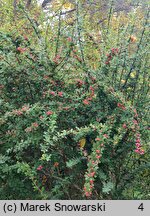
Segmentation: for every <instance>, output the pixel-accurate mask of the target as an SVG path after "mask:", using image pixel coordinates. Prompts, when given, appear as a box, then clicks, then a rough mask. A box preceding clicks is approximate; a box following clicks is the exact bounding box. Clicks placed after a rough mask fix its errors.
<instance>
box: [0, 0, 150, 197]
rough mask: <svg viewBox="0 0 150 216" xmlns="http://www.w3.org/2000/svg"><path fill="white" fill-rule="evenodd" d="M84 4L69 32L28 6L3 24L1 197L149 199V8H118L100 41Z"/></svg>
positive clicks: (77, 8) (0, 119)
mask: <svg viewBox="0 0 150 216" xmlns="http://www.w3.org/2000/svg"><path fill="white" fill-rule="evenodd" d="M81 2H82V1H81ZM81 7H82V4H81V5H80V4H79V3H78V4H77V5H76V11H75V15H74V16H75V17H76V19H75V21H74V24H72V25H68V27H67V29H66V30H65V31H64V26H66V25H67V24H66V23H65V22H66V21H65V20H63V19H62V20H61V15H60V16H59V19H56V20H55V23H54V24H53V26H51V25H50V24H49V22H47V26H46V27H43V29H42V30H41V29H39V28H38V26H37V25H36V23H35V20H34V18H33V17H34V15H35V14H34V13H35V11H31V12H30V13H29V11H26V10H25V9H24V7H22V6H19V8H18V18H17V19H18V20H17V21H15V24H14V26H13V25H12V26H9V30H8V29H7V28H8V26H7V25H8V23H7V25H6V23H4V24H3V27H2V31H1V33H0V38H1V45H0V52H1V57H0V58H1V66H0V67H1V74H0V76H1V77H0V80H1V84H0V91H1V99H0V103H1V118H0V123H1V129H0V130H1V140H0V151H1V152H0V163H1V166H0V172H1V175H0V185H1V189H0V198H1V199H148V198H149V194H147V191H148V187H149V185H148V184H149V179H148V178H149V176H150V175H149V167H150V165H149V163H148V160H149V145H148V133H149V127H148V125H147V120H148V96H147V95H148V69H147V68H148V66H147V64H148V62H147V59H148V56H147V52H146V51H147V46H148V43H147V40H148V30H147V19H148V18H147V14H142V15H141V16H143V19H142V21H141V26H140V24H139V23H138V25H139V26H136V25H137V23H136V17H134V16H133V14H132V16H131V14H129V15H128V16H129V19H131V18H132V22H133V23H131V24H130V22H129V25H128V26H125V23H126V20H127V17H128V16H126V15H125V14H124V15H122V14H120V15H118V16H119V18H118V19H120V22H122V23H121V24H120V23H119V22H118V20H116V23H118V25H121V26H116V25H117V24H116V23H115V24H114V16H113V14H111V13H112V10H110V14H109V22H108V23H104V27H103V28H101V37H102V38H103V41H102V42H95V41H91V38H90V39H89V38H88V36H87V31H88V28H91V26H92V24H91V26H90V24H89V26H87V29H86V23H90V20H89V19H90V18H89V17H88V16H85V17H84V19H83V17H82V19H80V18H81V17H80V10H81ZM38 10H39V9H36V11H38ZM141 13H142V12H141ZM143 13H144V12H143ZM20 16H21V18H22V20H23V21H20V19H19V17H20ZM122 16H124V19H125V21H124V20H123V18H122ZM130 16H131V18H130ZM144 16H145V17H144ZM36 19H39V20H38V22H39V23H40V22H41V23H42V19H43V15H41V16H39V17H38V18H37V17H36ZM116 19H117V18H116ZM3 22H4V21H3ZM22 22H23V23H22ZM15 25H16V26H17V27H15ZM81 26H82V28H78V27H81ZM6 27H7V28H6ZM134 27H135V28H137V30H136V31H137V32H135V33H136V34H137V35H138V36H137V37H136V36H134V30H133V29H134ZM116 29H118V33H117V34H116ZM89 31H90V30H89ZM72 32H73V33H72ZM91 37H92V36H91ZM81 39H82V40H81ZM90 51H91V53H90ZM93 61H94V62H93ZM93 63H94V64H93Z"/></svg>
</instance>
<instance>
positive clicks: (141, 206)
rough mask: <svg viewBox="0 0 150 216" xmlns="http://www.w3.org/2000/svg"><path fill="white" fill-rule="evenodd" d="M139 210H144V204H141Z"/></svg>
mask: <svg viewBox="0 0 150 216" xmlns="http://www.w3.org/2000/svg"><path fill="white" fill-rule="evenodd" d="M138 209H140V210H141V211H143V210H144V207H143V203H141V204H140V205H139V207H138Z"/></svg>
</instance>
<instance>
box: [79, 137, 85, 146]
mask: <svg viewBox="0 0 150 216" xmlns="http://www.w3.org/2000/svg"><path fill="white" fill-rule="evenodd" d="M85 143H86V139H85V138H82V139H81V140H80V141H79V145H80V148H84V146H85Z"/></svg>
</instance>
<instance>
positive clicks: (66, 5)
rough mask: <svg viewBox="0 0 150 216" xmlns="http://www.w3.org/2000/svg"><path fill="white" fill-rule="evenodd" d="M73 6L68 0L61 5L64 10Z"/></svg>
mask: <svg viewBox="0 0 150 216" xmlns="http://www.w3.org/2000/svg"><path fill="white" fill-rule="evenodd" d="M73 8H74V5H73V4H71V3H70V2H68V3H65V4H64V5H63V9H64V10H72V9H73Z"/></svg>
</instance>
